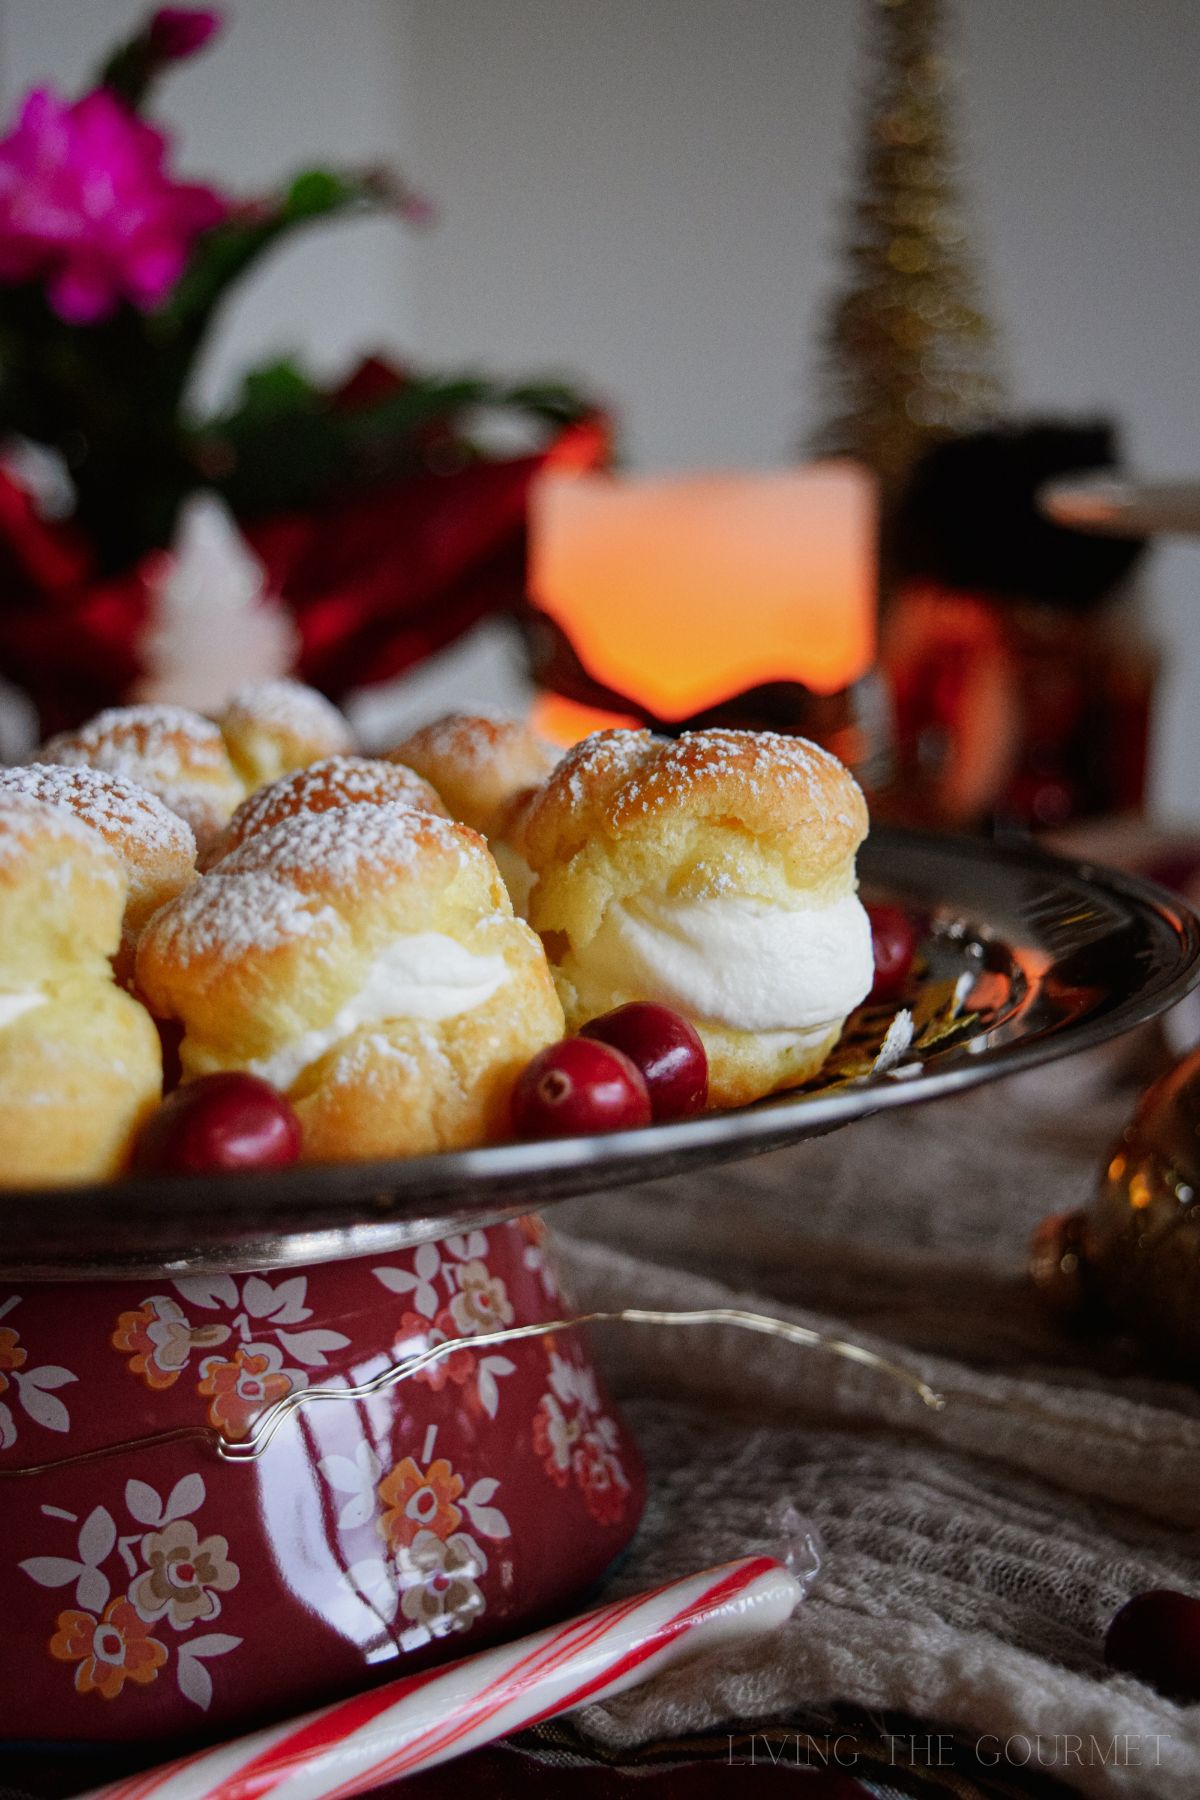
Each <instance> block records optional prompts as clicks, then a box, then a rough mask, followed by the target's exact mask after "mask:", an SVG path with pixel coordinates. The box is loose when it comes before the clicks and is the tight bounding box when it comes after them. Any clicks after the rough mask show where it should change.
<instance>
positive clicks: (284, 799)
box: [204, 756, 446, 868]
mask: <svg viewBox="0 0 1200 1800" xmlns="http://www.w3.org/2000/svg"><path fill="white" fill-rule="evenodd" d="M336 806H409V807H415V808H416V810H417V811H418V812H429V813H436V814H438V815H439V817H441V818H445V816H446V808H445V807H444V806H443V805H442V802H441V799H440V798H439V796H438V795H437V794H436V793H435V792H434V790H433V788H431V787H430V785H429V783H428V782H427V781H422V779H421V777H420V776H419V775H417V774H416V773H414V771H413V770H412V769H406V768H405V767H404V766H403V764H402V763H393V762H374V761H372V760H371V758H370V757H366V756H327V757H326V758H325V759H324V761H322V762H315V763H310V764H309V765H308V767H307V768H306V769H297V770H295V771H294V772H293V773H292V774H291V775H284V776H282V777H281V778H280V780H278V781H272V782H271V783H269V785H268V786H267V787H261V788H259V789H258V791H257V792H256V793H253V794H251V795H250V797H249V799H247V800H243V801H242V804H241V805H240V806H239V807H238V809H237V811H236V812H235V813H234V815H233V817H232V819H230V821H229V823H228V825H227V826H226V827H225V829H224V831H223V832H222V833H221V835H220V837H219V838H218V839H217V840H216V842H215V843H214V844H213V845H212V846H211V848H210V849H209V851H208V853H207V855H206V856H205V858H204V866H205V867H206V868H212V867H213V865H214V864H215V863H218V862H220V860H221V858H222V857H223V856H228V854H229V852H230V851H231V850H236V849H237V847H238V845H239V844H243V843H245V841H246V839H247V838H251V837H255V836H256V835H257V834H258V833H259V832H260V831H269V830H270V828H271V826H272V825H278V824H280V823H281V822H282V820H284V819H290V818H294V817H295V815H296V814H297V813H305V812H318V813H319V812H328V811H329V810H330V809H331V808H332V807H336Z"/></svg>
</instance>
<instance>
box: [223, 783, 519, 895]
mask: <svg viewBox="0 0 1200 1800" xmlns="http://www.w3.org/2000/svg"><path fill="white" fill-rule="evenodd" d="M482 849H483V844H482V840H481V839H480V838H479V837H478V835H477V834H476V833H475V832H473V831H471V830H470V829H469V828H468V827H467V826H465V825H457V824H454V823H452V822H451V821H450V820H449V819H443V818H438V817H436V816H435V815H434V814H433V813H425V812H417V811H415V810H414V809H413V808H411V807H406V806H402V805H398V804H396V803H395V802H394V801H393V802H389V803H388V804H387V805H384V806H364V805H362V804H361V803H360V804H356V805H352V806H339V807H336V808H334V809H333V810H332V811H329V812H321V813H313V812H309V813H296V814H295V815H294V816H293V817H291V818H288V819H283V820H281V821H280V823H279V824H278V825H272V826H271V827H270V828H269V829H268V830H266V831H263V832H260V833H259V834H258V836H256V837H252V838H247V839H246V841H245V842H244V843H242V844H240V845H239V846H238V848H237V849H236V850H234V851H231V852H230V854H229V855H228V856H227V857H225V858H224V859H223V860H222V861H221V863H220V864H219V865H218V867H219V869H220V870H221V871H222V872H228V873H231V874H232V873H234V872H237V871H240V870H244V869H254V870H261V871H263V872H264V873H267V874H270V875H274V876H276V877H279V878H281V879H284V880H289V879H290V880H295V879H297V878H298V877H299V878H304V877H307V876H315V877H316V878H317V879H318V880H320V881H327V882H330V883H332V884H335V885H341V884H351V883H353V882H355V881H356V880H359V879H361V878H362V877H363V876H364V875H368V874H389V873H395V872H398V871H401V870H412V869H415V868H417V867H418V865H419V864H420V862H421V860H422V858H424V857H426V856H428V855H430V853H431V852H432V853H439V852H440V853H442V854H449V855H453V856H454V857H456V858H462V857H464V856H465V855H467V854H468V853H470V852H471V851H472V850H482ZM205 879H212V878H211V877H206V878H205Z"/></svg>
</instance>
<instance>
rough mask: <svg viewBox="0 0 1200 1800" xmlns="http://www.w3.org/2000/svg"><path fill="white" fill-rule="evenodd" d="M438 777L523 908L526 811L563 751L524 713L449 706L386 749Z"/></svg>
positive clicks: (528, 880) (527, 878) (456, 814)
mask: <svg viewBox="0 0 1200 1800" xmlns="http://www.w3.org/2000/svg"><path fill="white" fill-rule="evenodd" d="M387 756H388V760H389V761H390V762H399V763H404V764H406V765H407V766H408V767H409V768H410V769H415V770H416V772H417V774H418V775H423V776H424V777H425V779H426V781H430V782H432V783H433V785H434V787H435V788H436V789H437V791H438V793H439V794H440V795H441V796H442V799H443V800H444V801H445V803H446V807H447V810H448V811H449V813H450V816H451V818H454V819H461V820H462V821H463V823H464V824H466V825H470V826H471V827H472V828H473V830H475V831H478V832H481V833H482V834H483V836H484V837H485V838H487V840H488V845H489V847H490V849H491V851H492V854H493V855H494V856H495V858H496V861H497V863H498V864H499V867H500V873H501V875H502V876H503V877H504V881H505V884H506V886H507V887H508V891H509V894H510V895H511V897H512V902H513V905H514V906H515V907H516V909H517V911H518V912H520V913H524V911H525V907H526V902H527V901H528V898H529V889H530V886H531V885H532V880H533V877H532V875H531V873H530V869H529V865H528V862H527V860H526V858H525V855H524V853H523V850H522V845H521V834H522V828H523V823H524V817H525V813H526V811H527V809H528V806H529V803H530V801H531V799H532V797H533V795H534V794H535V793H536V792H537V790H538V789H539V788H540V787H541V785H542V783H543V782H544V781H545V779H546V777H547V776H548V775H549V774H550V771H551V770H552V769H553V768H554V765H555V763H556V762H557V761H558V757H559V752H558V751H557V750H556V749H555V748H554V746H553V745H551V744H547V743H546V742H545V740H544V739H542V738H540V737H538V735H537V733H536V732H535V731H533V730H532V729H531V727H530V726H529V724H528V723H527V722H526V721H525V720H523V719H516V718H509V717H504V716H501V715H495V716H492V715H489V714H486V713H457V712H456V713H447V714H446V716H445V717H444V718H441V719H435V720H434V721H433V723H432V724H429V725H424V726H422V727H421V729H420V730H419V731H414V732H411V733H410V734H409V735H408V737H405V738H402V739H401V740H400V742H399V743H398V744H396V745H394V746H393V748H392V749H391V750H389V751H388V753H387Z"/></svg>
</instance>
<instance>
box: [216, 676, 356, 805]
mask: <svg viewBox="0 0 1200 1800" xmlns="http://www.w3.org/2000/svg"><path fill="white" fill-rule="evenodd" d="M217 724H218V725H219V726H220V728H221V733H222V735H223V737H224V739H225V743H226V746H227V747H228V750H229V754H230V756H231V757H232V759H233V763H234V767H235V768H236V769H237V771H238V774H239V775H240V776H241V778H242V780H243V781H244V782H245V784H246V791H247V793H253V792H254V790H255V788H259V787H262V786H263V785H264V784H265V783H266V782H268V781H278V779H279V777H280V776H281V775H289V774H291V772H292V770H293V769H304V768H307V766H308V764H309V763H314V762H317V761H319V760H320V758H322V757H326V756H343V755H345V754H347V753H348V752H349V751H351V750H353V748H354V737H353V734H352V732H351V730H350V722H349V720H348V719H347V718H346V717H345V715H344V714H343V713H340V712H339V711H338V709H337V707H336V706H334V704H333V702H332V701H331V700H327V699H326V698H325V696H324V694H319V693H318V692H317V690H316V688H310V687H305V685H304V683H303V682H302V681H286V680H278V681H253V682H249V683H247V685H246V686H245V687H242V688H239V689H238V690H237V692H236V693H235V694H234V695H233V698H232V699H231V700H230V701H229V703H228V705H227V706H226V707H225V708H224V710H223V711H222V712H221V713H219V714H218V715H217Z"/></svg>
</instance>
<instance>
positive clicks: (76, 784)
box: [0, 763, 196, 861]
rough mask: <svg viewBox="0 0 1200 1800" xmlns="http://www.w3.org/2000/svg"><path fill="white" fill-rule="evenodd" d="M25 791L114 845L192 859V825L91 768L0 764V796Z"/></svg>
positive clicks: (139, 791) (121, 780)
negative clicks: (79, 821) (58, 809)
mask: <svg viewBox="0 0 1200 1800" xmlns="http://www.w3.org/2000/svg"><path fill="white" fill-rule="evenodd" d="M2 794H25V795H28V796H29V797H30V798H31V799H34V800H41V801H43V802H45V803H46V804H47V805H49V806H54V807H58V808H60V809H62V810H64V811H66V812H68V813H69V814H71V815H72V816H74V817H75V818H78V819H81V820H82V821H83V823H84V824H85V825H90V826H91V827H92V828H93V829H94V830H95V831H98V832H99V833H100V835H101V836H102V837H104V838H106V839H107V840H108V842H109V843H111V844H113V845H115V846H116V848H118V849H123V848H125V849H130V850H132V851H134V852H135V853H138V854H140V855H144V856H147V857H160V856H162V857H179V858H183V859H186V860H187V861H194V860H195V855H196V840H195V838H194V836H193V835H192V831H191V827H190V826H189V825H187V824H186V823H185V821H184V820H183V819H181V818H180V817H179V815H178V814H177V813H173V812H172V811H171V810H170V808H169V807H166V806H164V805H163V803H162V801H161V800H159V799H158V798H157V797H156V796H155V795H154V794H152V793H150V791H149V789H147V788H144V787H138V786H137V785H136V784H135V783H134V782H132V781H127V780H126V779H125V778H124V777H123V776H120V775H110V774H108V773H107V772H106V771H103V770H100V769H93V768H90V767H76V766H70V765H65V764H56V763H31V764H28V765H26V766H25V767H22V768H8V769H0V795H2Z"/></svg>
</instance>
